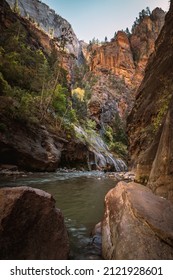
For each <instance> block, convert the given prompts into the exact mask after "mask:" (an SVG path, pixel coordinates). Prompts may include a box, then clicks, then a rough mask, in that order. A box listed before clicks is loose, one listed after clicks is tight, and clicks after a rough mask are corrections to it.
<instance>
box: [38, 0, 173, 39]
mask: <svg viewBox="0 0 173 280" xmlns="http://www.w3.org/2000/svg"><path fill="white" fill-rule="evenodd" d="M42 2H44V3H46V4H47V5H48V6H49V7H50V8H52V9H54V10H55V11H56V13H57V14H59V15H60V16H62V17H63V18H65V19H66V20H67V21H68V22H69V23H70V24H71V25H72V27H73V30H74V32H75V34H76V36H77V37H78V39H79V40H84V41H85V42H87V43H88V42H89V41H90V40H92V39H93V38H94V37H95V38H96V39H99V40H100V41H104V39H105V37H107V38H108V40H110V39H111V38H113V37H114V33H115V32H116V31H118V30H122V29H123V30H125V29H126V27H128V28H129V30H131V27H132V25H133V23H134V21H135V19H136V17H138V15H139V12H140V11H141V10H142V9H145V8H146V7H149V8H150V10H151V11H152V10H153V9H154V8H156V7H159V8H162V9H163V10H165V11H168V9H169V0H42Z"/></svg>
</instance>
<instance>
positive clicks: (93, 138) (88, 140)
mask: <svg viewBox="0 0 173 280" xmlns="http://www.w3.org/2000/svg"><path fill="white" fill-rule="evenodd" d="M74 129H75V131H76V134H77V137H78V138H79V139H80V140H81V141H82V142H83V143H85V144H86V146H87V147H88V154H87V165H88V169H89V170H96V169H97V170H98V169H99V170H104V171H116V172H121V171H127V166H126V164H125V162H124V161H123V160H122V159H116V158H114V156H113V155H112V154H111V153H110V151H109V149H108V147H107V145H106V144H105V143H104V141H103V140H102V138H101V137H100V135H98V134H97V133H96V132H95V131H94V130H93V132H92V133H87V132H86V131H85V130H84V129H83V128H82V127H80V126H74Z"/></svg>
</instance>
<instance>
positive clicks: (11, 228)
mask: <svg viewBox="0 0 173 280" xmlns="http://www.w3.org/2000/svg"><path fill="white" fill-rule="evenodd" d="M68 253H69V241H68V235H67V230H66V228H65V225H64V218H63V216H62V213H61V211H60V210H59V209H56V208H55V200H54V199H53V197H52V196H51V195H50V194H48V193H46V192H44V191H41V190H38V189H32V188H29V187H16V188H4V189H1V190H0V259H22V260H25V259H34V260H43V259H46V260H49V259H56V260H59V259H67V258H68Z"/></svg>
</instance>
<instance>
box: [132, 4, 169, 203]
mask: <svg viewBox="0 0 173 280" xmlns="http://www.w3.org/2000/svg"><path fill="white" fill-rule="evenodd" d="M172 38H173V1H171V6H170V11H169V12H168V14H167V16H166V19H165V25H164V28H163V29H162V32H161V34H160V36H159V38H158V40H157V42H156V47H155V52H154V53H153V55H152V56H151V58H150V61H149V64H148V66H147V69H146V73H145V77H144V79H143V82H142V84H141V86H140V88H139V90H138V93H137V97H136V101H135V106H134V108H133V110H132V112H131V114H130V116H129V118H128V134H129V141H130V156H131V167H132V168H134V169H135V170H136V181H138V182H141V183H145V184H147V183H148V186H150V187H151V189H152V190H153V192H154V193H156V194H159V195H161V196H164V197H165V198H168V199H170V200H172V201H173V187H172V183H171V182H172V178H173V177H172V161H173V154H172V145H173V143H172V141H173V140H172V139H173V132H172V116H173V95H172V92H173V91H172V78H173V65H172V60H173V51H172V46H173V43H172Z"/></svg>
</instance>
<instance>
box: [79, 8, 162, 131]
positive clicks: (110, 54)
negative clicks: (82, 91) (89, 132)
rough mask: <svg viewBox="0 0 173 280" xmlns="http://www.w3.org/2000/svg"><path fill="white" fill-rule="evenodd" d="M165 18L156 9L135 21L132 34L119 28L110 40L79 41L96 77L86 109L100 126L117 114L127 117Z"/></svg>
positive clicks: (111, 121) (109, 123)
mask: <svg viewBox="0 0 173 280" xmlns="http://www.w3.org/2000/svg"><path fill="white" fill-rule="evenodd" d="M164 18H165V12H164V11H163V10H161V9H159V8H156V9H155V10H153V12H152V13H151V15H150V16H149V15H148V16H147V15H145V16H144V17H143V18H141V19H140V20H138V23H137V24H136V25H135V26H134V27H133V29H132V34H127V33H126V32H123V31H118V32H117V34H116V37H115V38H114V39H112V40H111V42H105V43H103V44H100V45H99V44H90V45H88V47H86V45H85V44H84V43H83V44H82V46H83V53H84V55H85V58H86V60H87V61H88V63H89V65H90V70H91V72H92V73H93V74H94V75H95V77H96V78H95V80H96V82H95V84H94V85H93V87H92V91H93V95H92V98H91V100H90V102H89V106H88V111H89V113H90V116H91V118H92V119H93V120H95V121H96V122H97V123H98V124H99V125H101V126H102V124H103V126H104V125H107V124H108V125H110V126H111V124H112V123H113V120H114V119H115V118H116V116H117V115H118V116H119V117H120V119H121V120H123V121H125V120H126V117H127V115H128V114H129V112H130V111H131V109H132V106H133V102H134V95H135V93H136V89H137V88H138V86H139V85H140V83H141V81H142V79H143V77H144V72H145V67H146V64H147V62H148V59H149V57H150V55H151V53H153V51H154V46H155V41H156V39H157V37H158V35H159V33H160V31H161V29H162V27H163V24H164Z"/></svg>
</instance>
